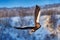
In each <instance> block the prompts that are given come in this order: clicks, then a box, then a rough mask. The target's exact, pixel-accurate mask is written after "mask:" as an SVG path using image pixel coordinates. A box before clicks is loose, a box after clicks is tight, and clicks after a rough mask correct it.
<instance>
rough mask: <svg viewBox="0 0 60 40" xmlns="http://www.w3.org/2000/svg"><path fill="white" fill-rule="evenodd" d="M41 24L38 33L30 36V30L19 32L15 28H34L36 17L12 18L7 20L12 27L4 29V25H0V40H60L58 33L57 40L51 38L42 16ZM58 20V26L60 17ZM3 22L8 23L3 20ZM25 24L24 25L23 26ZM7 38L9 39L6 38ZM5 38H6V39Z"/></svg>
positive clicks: (57, 16)
mask: <svg viewBox="0 0 60 40" xmlns="http://www.w3.org/2000/svg"><path fill="white" fill-rule="evenodd" d="M40 18H41V19H40V24H41V28H39V29H38V30H37V31H36V32H34V33H33V34H31V35H30V34H29V30H18V29H14V28H13V27H14V26H16V27H20V26H34V17H33V16H25V17H11V18H10V19H9V18H5V19H7V20H8V23H9V24H10V25H11V27H10V26H8V27H4V26H5V25H4V26H3V23H2V24H1V23H0V24H1V25H0V29H2V30H0V37H1V38H0V39H3V40H5V39H6V40H10V39H11V40H48V39H50V40H60V33H58V35H57V37H58V38H57V37H56V38H51V36H50V31H49V30H48V29H47V28H45V27H44V24H45V23H44V22H45V21H46V19H47V18H46V17H44V16H41V17H40ZM56 18H57V19H58V21H57V25H58V24H60V15H56ZM1 20H3V21H6V20H4V19H2V18H1ZM22 24H23V25H22ZM6 26H7V25H6ZM6 36H7V37H6ZM4 37H5V38H4ZM7 38H8V39H7Z"/></svg>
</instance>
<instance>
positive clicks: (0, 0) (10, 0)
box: [0, 0, 60, 7]
mask: <svg viewBox="0 0 60 40" xmlns="http://www.w3.org/2000/svg"><path fill="white" fill-rule="evenodd" d="M54 3H60V0H0V7H31V6H35V5H39V6H43V5H46V4H54Z"/></svg>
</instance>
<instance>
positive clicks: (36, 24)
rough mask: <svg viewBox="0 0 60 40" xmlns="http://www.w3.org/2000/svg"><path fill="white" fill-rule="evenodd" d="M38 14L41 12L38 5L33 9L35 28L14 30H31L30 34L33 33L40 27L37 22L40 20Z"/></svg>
mask: <svg viewBox="0 0 60 40" xmlns="http://www.w3.org/2000/svg"><path fill="white" fill-rule="evenodd" d="M40 14H41V11H40V7H39V6H38V5H36V7H35V26H34V27H23V28H21V27H14V28H16V29H22V30H23V29H31V32H35V31H36V30H38V29H39V28H40V27H41V25H40V23H39V20H40Z"/></svg>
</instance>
